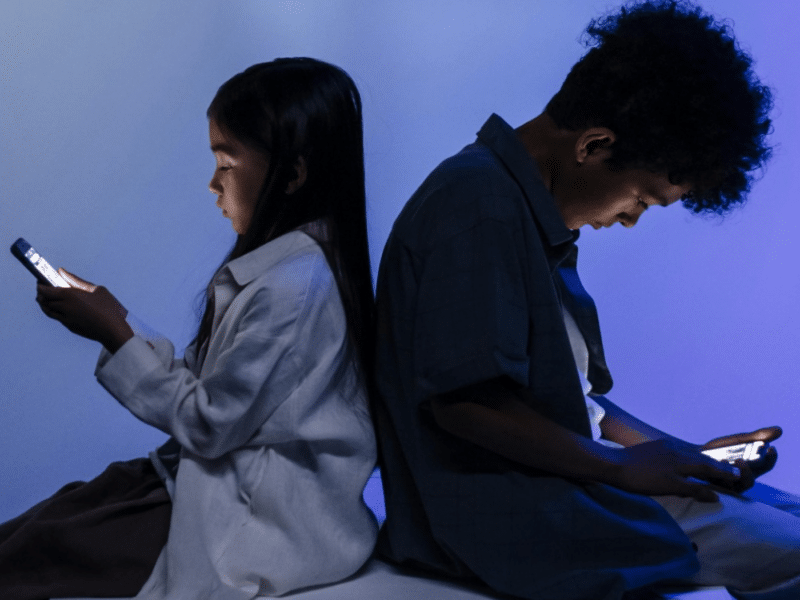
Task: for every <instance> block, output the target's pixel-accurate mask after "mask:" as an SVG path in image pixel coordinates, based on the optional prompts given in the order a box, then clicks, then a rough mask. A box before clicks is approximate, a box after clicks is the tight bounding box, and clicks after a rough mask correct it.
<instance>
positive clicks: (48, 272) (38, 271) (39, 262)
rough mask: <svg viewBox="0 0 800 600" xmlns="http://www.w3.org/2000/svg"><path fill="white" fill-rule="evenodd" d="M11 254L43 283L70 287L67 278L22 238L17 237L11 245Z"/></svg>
mask: <svg viewBox="0 0 800 600" xmlns="http://www.w3.org/2000/svg"><path fill="white" fill-rule="evenodd" d="M11 254H13V255H14V256H16V257H17V258H18V259H19V261H20V262H21V263H22V264H23V265H24V266H25V268H26V269H28V271H30V272H31V273H33V276H34V277H36V279H38V280H39V282H41V283H43V284H44V285H52V286H55V287H64V288H68V287H70V285H69V283H67V280H66V279H64V278H63V277H61V275H59V274H58V271H56V270H55V269H54V268H53V267H51V266H50V263H48V262H47V261H46V260H45V259H44V258H42V255H41V254H39V253H38V252H36V250H35V249H34V248H33V246H31V245H30V244H29V243H28V242H26V241H25V240H24V239H23V238H19V239H18V240H17V241H16V242H14V243H13V244H12V245H11Z"/></svg>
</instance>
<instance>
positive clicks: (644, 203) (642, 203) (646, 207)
mask: <svg viewBox="0 0 800 600" xmlns="http://www.w3.org/2000/svg"><path fill="white" fill-rule="evenodd" d="M636 202H637V203H638V204H639V206H641V207H642V208H643V209H645V210H647V209H648V208H650V205H649V204H647V202H645V201H644V200H642V199H641V198H637V199H636Z"/></svg>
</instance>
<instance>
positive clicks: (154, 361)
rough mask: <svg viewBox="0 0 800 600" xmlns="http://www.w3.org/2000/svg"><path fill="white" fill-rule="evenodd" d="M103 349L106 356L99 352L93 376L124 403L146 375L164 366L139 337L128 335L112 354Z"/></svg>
mask: <svg viewBox="0 0 800 600" xmlns="http://www.w3.org/2000/svg"><path fill="white" fill-rule="evenodd" d="M103 352H104V354H105V355H106V356H104V355H103V354H102V353H101V355H100V360H99V361H98V364H97V369H96V370H95V376H96V377H97V381H98V382H99V383H100V385H102V386H103V387H104V388H105V389H106V390H108V392H109V393H110V394H111V395H112V396H114V397H115V398H116V399H117V400H119V401H120V402H122V404H126V402H125V400H126V399H128V398H130V397H131V396H132V395H133V393H134V391H135V390H136V387H137V385H138V383H139V381H140V380H141V379H142V378H143V377H144V376H145V375H147V374H148V373H150V372H152V371H153V370H155V369H160V368H163V365H162V363H161V361H160V360H159V358H158V356H157V355H156V353H155V352H154V350H153V348H152V347H151V346H150V345H149V344H148V343H147V341H146V340H144V339H143V338H141V337H139V336H133V337H132V338H130V339H129V340H128V341H127V342H125V343H124V344H123V345H122V346H120V348H119V349H118V350H117V351H116V352H115V353H114V354H111V353H109V352H107V351H105V350H104V351H103Z"/></svg>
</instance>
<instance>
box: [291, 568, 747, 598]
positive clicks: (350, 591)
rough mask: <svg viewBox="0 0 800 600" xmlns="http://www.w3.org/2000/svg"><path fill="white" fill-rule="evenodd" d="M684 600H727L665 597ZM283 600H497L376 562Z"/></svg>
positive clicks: (712, 592)
mask: <svg viewBox="0 0 800 600" xmlns="http://www.w3.org/2000/svg"><path fill="white" fill-rule="evenodd" d="M665 597H666V598H674V599H685V600H730V599H731V597H730V595H729V594H728V593H727V592H726V591H725V589H724V588H714V589H704V590H697V591H691V592H682V593H675V594H667V595H665ZM283 598H285V599H286V600H361V599H368V600H407V599H409V598H412V599H414V600H428V599H431V600H497V599H498V596H495V595H491V594H487V593H486V592H485V591H484V590H480V589H477V588H472V587H467V586H463V585H457V584H455V583H453V582H450V581H444V580H440V579H434V578H427V577H424V578H423V577H417V576H410V575H407V574H405V573H402V572H401V571H399V570H398V569H396V568H394V567H392V566H390V565H388V564H386V563H384V562H382V561H379V560H372V561H370V562H369V563H368V564H367V566H366V567H365V568H364V569H363V570H362V571H361V572H359V573H358V574H357V576H355V577H353V578H351V579H349V580H347V581H344V582H341V583H337V584H334V585H329V586H325V587H320V588H317V589H311V590H306V591H304V592H300V593H295V594H289V595H288V596H283Z"/></svg>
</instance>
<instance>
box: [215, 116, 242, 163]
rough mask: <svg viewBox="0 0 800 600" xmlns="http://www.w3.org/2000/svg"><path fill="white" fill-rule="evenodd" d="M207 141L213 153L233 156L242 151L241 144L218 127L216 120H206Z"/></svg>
mask: <svg viewBox="0 0 800 600" xmlns="http://www.w3.org/2000/svg"><path fill="white" fill-rule="evenodd" d="M208 141H209V143H210V144H211V151H212V152H215V153H216V152H222V153H224V154H232V155H233V154H238V153H240V152H241V150H242V144H241V143H240V142H239V141H238V140H237V139H236V138H235V137H233V136H232V135H231V134H230V132H228V131H227V130H226V129H225V128H223V127H220V126H219V124H218V123H217V121H216V119H209V120H208Z"/></svg>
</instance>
